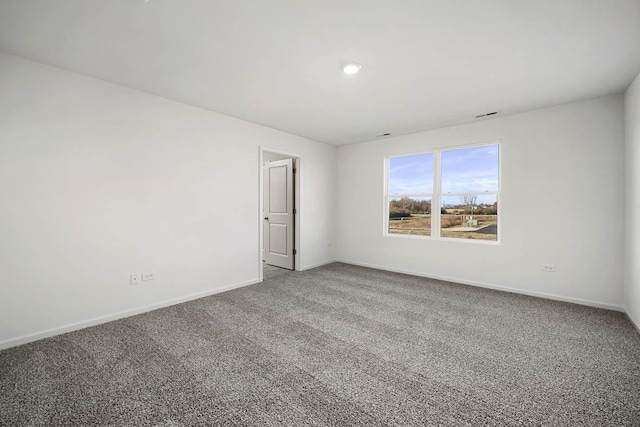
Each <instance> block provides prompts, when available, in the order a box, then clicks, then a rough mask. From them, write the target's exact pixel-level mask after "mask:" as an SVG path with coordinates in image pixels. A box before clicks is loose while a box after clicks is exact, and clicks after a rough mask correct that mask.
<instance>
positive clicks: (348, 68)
mask: <svg viewBox="0 0 640 427" xmlns="http://www.w3.org/2000/svg"><path fill="white" fill-rule="evenodd" d="M360 68H362V65H360V64H356V63H355V62H352V63H349V64H346V65H345V66H344V67H342V71H344V73H345V74H349V75H353V74H356V73H357V72H358V71H360Z"/></svg>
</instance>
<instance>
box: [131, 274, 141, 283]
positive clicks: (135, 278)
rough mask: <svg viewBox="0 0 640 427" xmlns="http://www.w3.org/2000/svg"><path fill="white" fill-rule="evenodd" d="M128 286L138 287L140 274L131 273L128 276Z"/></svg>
mask: <svg viewBox="0 0 640 427" xmlns="http://www.w3.org/2000/svg"><path fill="white" fill-rule="evenodd" d="M129 277H130V279H129V284H130V285H139V284H140V282H142V274H140V273H131V275H130V276H129Z"/></svg>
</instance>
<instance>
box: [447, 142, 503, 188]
mask: <svg viewBox="0 0 640 427" xmlns="http://www.w3.org/2000/svg"><path fill="white" fill-rule="evenodd" d="M498 155H499V146H498V145H487V146H483V147H473V148H465V149H462V150H451V151H443V152H442V157H441V160H442V192H443V193H467V192H473V193H480V192H483V191H498Z"/></svg>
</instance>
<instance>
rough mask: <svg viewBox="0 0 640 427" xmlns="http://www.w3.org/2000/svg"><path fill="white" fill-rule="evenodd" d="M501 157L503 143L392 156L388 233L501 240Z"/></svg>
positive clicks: (388, 176)
mask: <svg viewBox="0 0 640 427" xmlns="http://www.w3.org/2000/svg"><path fill="white" fill-rule="evenodd" d="M499 160H500V146H499V144H491V145H481V146H473V147H465V148H459V149H446V150H435V151H433V152H430V153H422V154H416V155H410V156H399V157H391V158H389V159H388V175H387V194H386V197H385V206H386V208H385V209H386V211H385V217H386V224H385V228H386V234H392V235H395V234H398V235H415V236H434V237H441V238H450V239H473V240H484V241H497V240H498V199H499V192H500V187H499V169H500V161H499ZM432 212H436V213H438V212H439V214H436V215H435V216H434V215H432Z"/></svg>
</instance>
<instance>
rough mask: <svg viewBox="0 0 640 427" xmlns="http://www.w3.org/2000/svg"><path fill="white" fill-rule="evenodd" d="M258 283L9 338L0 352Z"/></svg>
mask: <svg viewBox="0 0 640 427" xmlns="http://www.w3.org/2000/svg"><path fill="white" fill-rule="evenodd" d="M256 283H259V280H258V279H253V280H248V281H246V282H241V283H235V284H233V285H227V286H223V287H221V288H217V289H212V290H208V291H204V292H198V293H195V294H190V295H186V296H183V297H179V298H174V299H170V300H166V301H162V302H159V303H156V304H151V305H147V306H144V307H139V308H134V309H131V310H125V311H120V312H117V313H114V314H109V315H106V316H100V317H96V318H94V319H90V320H85V321H82V322H77V323H72V324H70V325H65V326H61V327H58V328H52V329H47V330H46V331H42V332H37V333H35V334H29V335H24V336H21V337H18V338H11V339H9V340H5V341H0V350H4V349H7V348H11V347H16V346H19V345H22V344H27V343H30V342H33V341H38V340H41V339H43V338H49V337H53V336H55V335H60V334H66V333H67V332H73V331H77V330H80V329H84V328H88V327H90V326H95V325H100V324H102V323H107V322H112V321H114V320H118V319H123V318H125V317H130V316H135V315H136V314H142V313H146V312H148V311H153V310H157V309H159V308H164V307H169V306H171V305H176V304H180V303H183V302H187V301H192V300H195V299H199V298H204V297H207V296H209V295H215V294H219V293H221V292H226V291H230V290H232V289H237V288H242V287H244V286H249V285H255V284H256Z"/></svg>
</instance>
